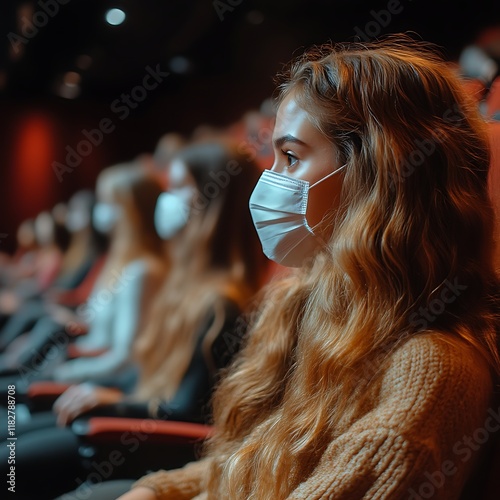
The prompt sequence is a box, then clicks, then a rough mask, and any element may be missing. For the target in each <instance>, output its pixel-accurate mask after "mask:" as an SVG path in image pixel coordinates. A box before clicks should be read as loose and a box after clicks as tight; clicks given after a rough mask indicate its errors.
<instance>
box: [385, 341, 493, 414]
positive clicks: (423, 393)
mask: <svg viewBox="0 0 500 500" xmlns="http://www.w3.org/2000/svg"><path fill="white" fill-rule="evenodd" d="M492 388H493V375H492V370H491V368H490V366H489V364H488V361H487V360H486V359H485V357H484V356H483V355H482V354H481V353H480V351H479V349H478V348H476V347H475V346H473V345H472V344H470V343H468V342H466V341H465V340H463V339H461V338H457V337H455V336H453V335H452V334H444V333H441V332H428V333H422V334H419V335H416V336H414V337H412V338H410V339H408V340H406V341H405V342H404V343H403V344H402V345H400V346H399V347H398V348H397V349H395V350H394V351H393V352H392V353H391V355H390V356H389V357H388V359H387V368H386V370H385V371H384V376H383V378H382V394H384V393H385V396H386V397H389V398H391V399H392V398H398V399H399V400H400V402H403V401H404V400H408V402H410V401H412V403H411V405H412V406H413V405H415V404H418V405H423V406H425V405H427V404H428V403H429V404H431V403H432V404H434V403H436V402H437V400H441V402H443V403H444V402H445V401H449V402H450V403H451V404H460V406H468V404H469V403H470V404H473V402H474V401H479V400H481V401H482V402H486V401H487V400H488V399H489V398H490V397H491V394H492ZM403 406H404V405H403Z"/></svg>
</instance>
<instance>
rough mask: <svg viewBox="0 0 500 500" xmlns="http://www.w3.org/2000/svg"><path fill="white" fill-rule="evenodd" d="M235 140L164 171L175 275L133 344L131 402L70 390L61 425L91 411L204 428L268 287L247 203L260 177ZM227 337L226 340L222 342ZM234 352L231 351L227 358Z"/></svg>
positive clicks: (160, 209)
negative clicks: (219, 380)
mask: <svg viewBox="0 0 500 500" xmlns="http://www.w3.org/2000/svg"><path fill="white" fill-rule="evenodd" d="M236 149H237V148H236V146H235V145H233V144H232V143H231V142H230V141H220V140H217V141H213V140H212V141H210V142H208V143H200V144H193V145H190V146H187V147H186V148H184V149H182V150H181V151H180V152H179V153H177V155H176V156H175V157H174V159H173V161H172V164H171V166H169V167H168V169H167V174H168V182H169V190H168V192H166V193H163V194H162V195H161V196H160V198H159V199H158V203H157V207H156V213H155V220H156V227H157V231H158V233H159V234H160V235H162V236H163V237H164V238H165V239H167V240H168V241H169V243H170V258H171V271H170V273H169V275H168V276H167V278H166V280H165V281H164V283H163V285H162V287H161V289H160V291H159V292H158V294H157V296H156V298H155V300H154V303H153V305H152V308H151V314H150V315H149V317H148V319H147V322H146V324H145V326H144V328H143V330H142V331H141V333H140V335H139V336H138V337H137V339H136V341H135V343H134V348H133V352H134V358H135V361H136V365H137V366H138V369H139V375H140V377H139V381H138V384H137V385H136V386H135V387H134V388H133V390H132V394H127V395H126V394H123V393H120V392H118V391H116V390H115V389H114V388H113V389H112V388H106V387H90V388H89V387H88V386H87V385H79V386H78V385H77V386H73V387H71V388H70V389H68V391H66V392H65V393H64V394H63V395H62V396H61V397H60V398H59V399H58V400H57V401H56V403H55V405H54V409H55V411H56V413H57V414H58V421H59V423H60V424H61V425H67V424H69V423H70V422H72V421H73V420H74V419H75V418H77V417H78V416H80V415H82V414H85V413H88V412H89V411H94V412H95V411H99V413H100V414H104V415H113V416H115V415H119V416H122V417H126V416H131V417H141V418H146V417H154V418H165V419H169V420H183V421H186V420H187V421H192V422H206V421H207V419H208V418H209V408H208V401H209V398H210V395H211V389H212V385H213V383H214V381H215V376H216V373H217V371H218V370H219V369H220V368H221V367H223V366H224V365H225V363H226V362H227V361H228V359H229V358H230V357H231V356H232V354H233V353H234V351H235V350H236V348H237V346H236V345H235V344H232V343H231V344H230V345H228V342H227V341H228V339H229V338H232V339H233V340H234V341H236V337H235V336H234V335H233V334H234V329H235V324H236V323H237V322H238V321H239V316H240V314H241V313H242V311H244V310H246V309H247V307H248V305H249V302H250V301H251V299H252V298H253V297H254V295H255V294H256V292H257V290H258V289H259V288H260V286H261V285H262V283H263V276H264V273H265V271H266V263H265V259H264V256H263V255H262V253H261V252H260V251H259V241H258V238H257V234H256V233H255V230H254V228H253V224H252V219H251V217H250V213H249V212H248V210H247V207H246V204H247V200H248V197H249V196H250V193H251V189H252V187H253V185H254V184H255V182H256V181H257V179H258V177H259V170H258V168H257V166H256V164H255V163H254V162H253V161H249V160H247V159H246V158H245V157H244V156H242V155H241V154H239V153H238V152H237V151H236ZM224 336H225V337H224ZM229 351H232V352H229Z"/></svg>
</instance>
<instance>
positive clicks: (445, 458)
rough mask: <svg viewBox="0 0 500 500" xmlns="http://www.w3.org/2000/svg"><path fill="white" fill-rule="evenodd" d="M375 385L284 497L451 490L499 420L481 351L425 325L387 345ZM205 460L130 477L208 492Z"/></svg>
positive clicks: (200, 495)
mask: <svg viewBox="0 0 500 500" xmlns="http://www.w3.org/2000/svg"><path fill="white" fill-rule="evenodd" d="M381 387H382V388H381V391H380V392H378V393H377V395H376V396H374V398H376V399H375V400H374V406H373V410H372V411H370V412H368V413H367V414H365V415H364V416H363V417H361V418H360V419H359V420H357V421H356V422H355V423H354V424H353V425H351V426H350V427H349V428H348V429H347V430H346V431H345V432H344V433H343V434H342V435H340V436H339V437H338V438H336V439H335V440H333V441H332V442H331V443H330V444H329V446H328V447H327V448H326V451H325V452H324V454H323V456H322V457H321V460H320V461H319V463H318V465H317V466H316V468H315V470H314V471H313V473H312V474H311V475H310V476H309V477H307V478H306V477H304V480H303V481H302V483H301V484H300V485H299V486H298V487H297V488H296V489H295V490H294V491H293V492H292V493H291V494H290V496H289V497H288V500H299V499H307V500H313V499H317V500H319V499H335V500H337V499H342V500H351V499H352V500H354V499H361V498H364V499H409V500H420V499H421V498H433V499H455V498H458V496H459V495H460V491H461V489H462V487H463V484H464V482H465V481H466V479H467V476H468V474H469V472H470V470H471V467H472V465H473V463H474V459H475V458H476V456H477V452H476V451H475V450H477V448H478V447H479V446H478V445H479V444H482V443H483V442H485V440H487V438H488V435H489V432H491V431H492V429H493V428H494V427H495V426H498V423H500V414H499V409H498V408H492V407H490V404H491V393H492V382H491V375H490V372H489V369H488V367H487V365H486V363H485V361H484V360H483V359H482V358H481V357H480V356H479V355H478V354H477V353H476V352H475V351H474V350H473V349H472V348H470V347H468V346H466V345H465V344H464V343H463V342H461V341H458V340H455V339H453V338H451V337H450V339H449V340H446V341H445V340H443V339H442V338H440V337H436V336H432V335H431V334H425V335H421V336H419V337H415V338H413V339H411V340H409V341H408V342H406V344H404V345H403V346H402V347H400V348H399V349H398V350H397V351H396V352H395V353H394V354H393V355H392V359H391V361H390V364H389V367H388V369H387V370H386V371H385V373H384V374H383V376H382V386H381ZM488 429H490V430H489V431H488ZM208 465H209V463H208V459H205V460H202V461H200V462H195V463H191V464H188V465H187V466H186V467H184V468H183V469H179V470H174V471H168V472H166V471H159V472H156V473H153V474H150V475H148V476H145V477H144V478H142V479H140V480H139V481H138V482H137V483H135V486H139V485H140V486H147V487H149V488H152V489H153V490H154V491H155V492H156V494H157V497H158V499H159V500H163V499H169V500H185V499H193V498H196V500H202V499H206V498H208V496H207V494H206V493H205V491H204V484H205V482H206V474H207V471H208ZM214 498H217V499H223V498H226V497H225V495H224V492H219V493H218V494H217V495H215V496H214Z"/></svg>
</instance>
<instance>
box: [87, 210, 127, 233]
mask: <svg viewBox="0 0 500 500" xmlns="http://www.w3.org/2000/svg"><path fill="white" fill-rule="evenodd" d="M119 214H120V212H119V209H118V207H117V206H116V205H113V204H112V203H96V204H95V206H94V210H93V212H92V223H93V225H94V227H95V228H96V229H97V231H99V232H100V233H103V234H108V233H110V232H111V230H112V229H113V228H114V227H115V225H116V222H117V221H118V217H119Z"/></svg>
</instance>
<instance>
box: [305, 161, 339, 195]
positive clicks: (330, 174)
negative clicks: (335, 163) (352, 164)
mask: <svg viewBox="0 0 500 500" xmlns="http://www.w3.org/2000/svg"><path fill="white" fill-rule="evenodd" d="M345 167H347V163H345V164H344V165H342V166H341V167H339V168H337V170H334V171H333V172H331V173H329V174H328V175H326V176H325V177H323V179H320V180H319V181H317V182H315V183H314V184H313V185H312V186H310V187H309V189H312V188H313V187H314V186H317V185H318V184H319V183H320V182H323V181H326V179H328V178H329V177H331V176H332V175H335V174H336V173H337V172H340V171H341V170H342V169H343V168H345Z"/></svg>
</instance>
